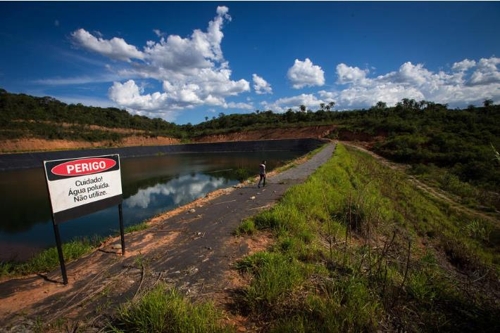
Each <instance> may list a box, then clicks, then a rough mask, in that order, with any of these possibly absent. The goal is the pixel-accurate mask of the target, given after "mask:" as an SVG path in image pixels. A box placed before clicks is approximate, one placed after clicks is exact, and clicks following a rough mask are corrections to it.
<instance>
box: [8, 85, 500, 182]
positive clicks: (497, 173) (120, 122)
mask: <svg viewBox="0 0 500 333" xmlns="http://www.w3.org/2000/svg"><path fill="white" fill-rule="evenodd" d="M334 105H335V103H334V102H331V103H328V104H321V106H320V108H319V109H318V110H316V111H312V110H307V109H306V107H305V106H303V105H301V106H299V107H298V108H297V110H292V109H289V110H288V111H286V112H284V113H275V112H273V111H272V110H266V111H259V110H257V111H255V112H253V113H248V114H228V115H226V114H224V113H220V114H219V115H218V116H216V117H212V118H211V119H209V118H208V117H206V118H205V121H204V122H201V123H199V124H196V125H193V124H185V125H177V124H175V123H171V122H167V121H164V120H162V119H160V118H154V119H151V118H148V117H145V116H139V115H132V114H130V113H129V112H127V111H126V110H120V109H117V108H101V107H89V106H84V105H82V104H65V103H63V102H60V101H58V100H56V99H54V98H52V97H34V96H30V95H26V94H13V93H9V92H7V91H6V90H4V89H0V113H1V117H0V140H12V139H17V138H29V137H35V138H44V139H66V140H76V141H78V140H81V141H90V142H97V141H105V140H109V141H112V142H116V143H119V142H120V141H121V140H122V139H123V138H124V137H126V136H128V135H144V136H150V137H151V136H152V137H157V136H165V137H173V138H178V139H180V140H182V141H183V142H189V141H190V140H193V139H195V138H199V137H203V136H207V135H214V134H224V133H231V132H243V131H249V130H256V129H262V128H277V127H292V128H293V127H305V126H318V125H336V128H337V129H338V131H335V132H332V133H331V134H330V136H331V138H337V137H338V136H339V133H342V131H344V132H345V131H348V132H350V133H358V134H363V135H364V136H372V137H377V138H383V139H382V140H377V142H376V144H375V145H374V147H373V150H374V151H375V152H376V153H378V154H380V155H382V156H384V157H386V158H388V159H391V160H393V161H396V162H404V163H407V164H411V165H413V166H414V168H415V169H416V170H417V169H419V168H420V170H427V169H428V168H433V167H437V168H442V169H444V170H446V171H447V172H449V173H450V174H451V175H453V176H454V177H456V178H457V179H459V180H460V181H462V182H469V183H471V184H472V185H474V186H479V187H481V188H484V189H489V190H492V191H495V192H497V191H498V188H500V187H499V186H500V163H499V161H498V159H496V158H495V157H496V156H497V155H495V154H496V152H497V151H498V150H499V149H500V106H499V105H494V104H493V101H492V100H485V101H484V103H483V105H481V106H473V105H470V106H468V107H467V108H465V109H450V108H448V106H447V105H446V104H439V103H434V102H431V101H415V100H413V99H407V98H405V99H403V100H401V102H399V103H397V105H396V106H393V107H388V106H387V105H386V103H384V102H382V101H381V102H378V103H377V104H376V105H374V106H373V107H371V108H369V109H362V110H349V111H336V110H334ZM96 126H98V127H96ZM113 129H128V130H129V131H117V130H113ZM452 180H453V179H452Z"/></svg>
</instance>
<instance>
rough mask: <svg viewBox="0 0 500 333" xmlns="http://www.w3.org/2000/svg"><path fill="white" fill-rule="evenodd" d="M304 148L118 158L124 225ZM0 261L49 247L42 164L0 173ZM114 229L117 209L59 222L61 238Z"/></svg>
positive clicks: (280, 161)
mask: <svg viewBox="0 0 500 333" xmlns="http://www.w3.org/2000/svg"><path fill="white" fill-rule="evenodd" d="M304 153H305V152H272V153H266V152H252V153H207V154H177V155H169V156H152V157H144V158H135V159H124V160H122V161H121V173H122V189H123V198H124V201H123V218H124V225H125V226H130V225H134V224H138V223H140V222H142V221H144V220H146V219H149V218H151V217H153V216H155V215H157V214H159V213H161V212H165V211H168V210H172V209H174V208H176V207H178V206H181V205H184V204H186V203H189V202H191V201H193V200H195V199H197V198H200V197H203V196H205V195H206V194H208V193H210V192H212V191H214V190H217V189H220V188H227V187H230V186H232V185H235V184H237V183H239V181H240V180H241V179H242V178H247V177H248V176H251V175H256V174H257V171H258V165H259V163H260V161H261V160H263V159H266V160H267V162H268V169H269V170H272V169H274V168H276V167H278V166H280V165H283V164H284V163H286V161H289V160H292V159H294V158H296V157H298V156H300V155H302V154H304ZM0 196H1V198H2V205H0V216H1V220H0V260H6V259H11V258H13V257H17V258H20V257H19V256H18V254H19V253H18V252H19V251H21V250H20V249H26V248H30V249H33V248H35V249H41V248H45V247H48V246H54V245H55V242H54V233H53V228H52V220H51V211H50V202H49V198H48V191H47V186H46V181H45V174H44V171H43V168H40V169H29V170H21V171H10V172H3V173H0ZM118 230H119V220H118V209H117V207H110V208H108V209H105V210H102V211H99V212H96V213H93V214H90V215H86V216H82V217H80V218H78V219H74V220H71V221H68V222H65V223H62V224H60V232H61V238H62V240H63V242H65V241H69V240H71V239H74V238H81V237H92V236H94V235H97V236H102V237H105V236H109V235H111V234H116V233H117V232H118Z"/></svg>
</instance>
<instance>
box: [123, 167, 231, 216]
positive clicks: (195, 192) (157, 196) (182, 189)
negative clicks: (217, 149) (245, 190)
mask: <svg viewBox="0 0 500 333" xmlns="http://www.w3.org/2000/svg"><path fill="white" fill-rule="evenodd" d="M231 183H237V182H235V181H232V182H231V181H228V180H227V179H224V178H214V177H211V176H208V175H204V174H191V175H185V176H180V177H179V178H177V179H173V180H171V181H169V182H167V183H165V184H156V185H154V186H152V187H149V188H147V189H140V190H139V191H138V192H137V194H135V195H133V196H131V197H130V198H128V199H126V200H125V202H124V205H125V206H126V207H128V208H135V207H138V208H152V207H155V206H157V205H158V203H161V205H162V207H165V205H166V206H167V207H169V206H170V207H175V206H180V205H183V204H185V203H187V202H190V201H193V200H195V199H197V198H200V197H202V196H203V195H205V194H207V193H209V192H212V191H214V190H216V189H218V188H221V187H223V186H227V185H230V184H231ZM162 197H167V198H170V199H171V200H169V202H166V201H165V200H161V198H162ZM167 209H168V208H167Z"/></svg>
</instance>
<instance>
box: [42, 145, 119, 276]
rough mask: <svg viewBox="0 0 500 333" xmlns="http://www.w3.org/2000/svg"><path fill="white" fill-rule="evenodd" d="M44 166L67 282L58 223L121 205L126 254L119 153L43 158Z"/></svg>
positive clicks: (60, 257)
mask: <svg viewBox="0 0 500 333" xmlns="http://www.w3.org/2000/svg"><path fill="white" fill-rule="evenodd" d="M43 165H44V169H45V176H46V179H47V189H48V191H49V197H50V204H51V209H52V223H53V225H54V235H55V238H56V243H57V252H58V254H59V261H60V264H61V272H62V275H63V281H64V284H67V283H68V278H67V275H66V267H65V265H64V255H63V251H62V244H61V236H60V234H59V223H62V222H65V221H68V220H71V219H75V218H77V217H80V216H83V215H87V214H90V213H94V212H97V211H99V210H102V209H105V208H108V207H110V206H114V205H118V210H119V215H120V235H121V242H122V254H125V237H124V230H123V216H122V201H123V198H122V182H121V174H120V156H119V155H118V154H115V155H105V156H92V157H81V158H73V159H65V160H53V161H44V162H43Z"/></svg>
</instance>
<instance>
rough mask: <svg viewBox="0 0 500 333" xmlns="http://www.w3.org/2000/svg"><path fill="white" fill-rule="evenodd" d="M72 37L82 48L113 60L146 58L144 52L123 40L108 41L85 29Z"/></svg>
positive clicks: (113, 39) (74, 33)
mask: <svg viewBox="0 0 500 333" xmlns="http://www.w3.org/2000/svg"><path fill="white" fill-rule="evenodd" d="M71 36H72V37H73V38H74V41H75V42H76V43H77V44H79V45H80V46H82V47H84V48H86V49H88V50H90V51H93V52H97V53H100V54H102V55H103V56H106V57H109V58H112V59H116V60H124V61H130V60H131V59H133V58H135V59H143V58H144V54H143V53H142V52H140V51H139V50H137V48H136V47H135V46H133V45H129V44H127V42H125V40H124V39H123V38H117V37H114V38H112V39H110V40H106V39H103V38H100V37H95V36H93V35H92V34H91V33H89V32H88V31H86V30H84V29H78V30H76V31H75V32H73V33H72V34H71Z"/></svg>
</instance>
